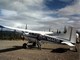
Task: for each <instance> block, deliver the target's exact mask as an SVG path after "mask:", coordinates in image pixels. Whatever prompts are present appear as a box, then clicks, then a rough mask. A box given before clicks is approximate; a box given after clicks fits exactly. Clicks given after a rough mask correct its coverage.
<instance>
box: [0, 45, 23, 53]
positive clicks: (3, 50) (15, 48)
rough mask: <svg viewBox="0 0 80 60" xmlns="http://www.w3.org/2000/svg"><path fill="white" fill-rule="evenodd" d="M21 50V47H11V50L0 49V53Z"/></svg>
mask: <svg viewBox="0 0 80 60" xmlns="http://www.w3.org/2000/svg"><path fill="white" fill-rule="evenodd" d="M22 48H23V47H22V46H13V47H12V48H7V49H1V50H0V53H3V52H9V51H15V50H19V49H22Z"/></svg>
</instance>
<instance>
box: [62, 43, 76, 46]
mask: <svg viewBox="0 0 80 60" xmlns="http://www.w3.org/2000/svg"><path fill="white" fill-rule="evenodd" d="M61 43H63V44H67V45H69V46H75V45H73V44H72V43H70V42H61Z"/></svg>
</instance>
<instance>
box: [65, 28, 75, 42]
mask: <svg viewBox="0 0 80 60" xmlns="http://www.w3.org/2000/svg"><path fill="white" fill-rule="evenodd" d="M64 38H66V39H68V40H69V41H70V42H72V43H76V29H75V28H74V27H68V29H67V32H66V34H65V36H64Z"/></svg>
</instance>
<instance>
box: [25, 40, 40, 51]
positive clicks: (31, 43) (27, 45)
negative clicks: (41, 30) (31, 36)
mask: <svg viewBox="0 0 80 60" xmlns="http://www.w3.org/2000/svg"><path fill="white" fill-rule="evenodd" d="M36 46H37V47H38V49H40V50H41V43H40V42H39V41H37V42H28V43H24V44H23V48H24V49H26V48H35V47H36Z"/></svg>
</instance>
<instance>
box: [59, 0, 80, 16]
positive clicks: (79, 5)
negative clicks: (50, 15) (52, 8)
mask: <svg viewBox="0 0 80 60" xmlns="http://www.w3.org/2000/svg"><path fill="white" fill-rule="evenodd" d="M58 12H59V13H60V14H62V15H74V14H80V0H77V1H75V2H74V5H70V6H67V7H65V8H62V9H60V10H59V11H58Z"/></svg>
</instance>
